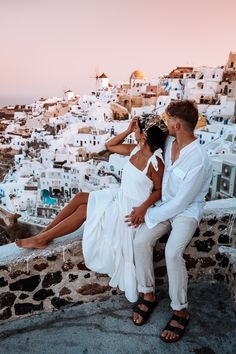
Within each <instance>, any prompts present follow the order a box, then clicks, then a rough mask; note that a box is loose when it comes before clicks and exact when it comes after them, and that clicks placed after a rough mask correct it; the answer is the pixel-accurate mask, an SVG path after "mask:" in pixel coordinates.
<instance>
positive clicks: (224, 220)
mask: <svg viewBox="0 0 236 354" xmlns="http://www.w3.org/2000/svg"><path fill="white" fill-rule="evenodd" d="M235 209H236V206H235ZM234 212H235V211H234V210H232V209H220V210H218V211H217V210H215V209H213V210H210V209H209V208H208V210H206V211H205V216H204V218H203V220H202V221H201V223H200V225H199V228H198V229H197V231H196V233H195V235H194V237H193V239H192V240H191V242H190V244H189V245H188V247H187V249H186V252H185V254H184V258H185V260H186V265H187V268H188V270H189V278H190V279H194V280H198V279H207V280H213V281H225V282H226V283H227V284H229V287H230V289H231V293H232V297H233V303H234V307H235V309H236V297H235V295H236V281H235V278H236V267H235V259H234V258H233V257H232V255H231V254H229V253H227V252H226V251H227V250H229V249H230V247H231V249H232V250H235V246H236V228H235V213H234ZM81 237H82V229H81V230H79V233H73V234H71V235H69V236H66V237H63V238H60V239H57V240H55V242H54V243H52V244H51V245H49V246H48V247H47V249H45V250H36V251H30V250H22V249H18V248H17V247H16V246H15V244H9V245H5V246H2V247H0V290H1V292H0V320H2V321H6V320H9V319H14V318H18V317H20V316H27V315H29V314H33V313H37V312H39V311H54V310H57V309H59V308H61V307H63V306H65V305H69V304H74V303H77V304H78V303H79V304H82V303H83V302H88V301H94V300H102V299H103V300H104V299H107V298H108V297H110V296H113V295H116V294H117V293H118V291H117V289H111V288H110V287H109V285H108V283H109V278H108V277H107V276H105V275H99V274H97V273H94V272H92V271H90V270H88V269H87V268H86V267H85V265H84V261H83V255H82V249H81V239H82V238H81ZM167 238H168V235H165V236H163V237H162V238H161V239H160V240H159V241H158V242H157V245H156V247H155V250H154V265H155V272H156V285H157V287H158V288H163V287H164V288H166V287H167V274H166V266H165V260H164V247H165V243H166V240H167ZM219 246H221V248H222V247H223V248H222V249H223V250H224V252H223V251H221V252H220V251H219ZM235 258H236V257H235Z"/></svg>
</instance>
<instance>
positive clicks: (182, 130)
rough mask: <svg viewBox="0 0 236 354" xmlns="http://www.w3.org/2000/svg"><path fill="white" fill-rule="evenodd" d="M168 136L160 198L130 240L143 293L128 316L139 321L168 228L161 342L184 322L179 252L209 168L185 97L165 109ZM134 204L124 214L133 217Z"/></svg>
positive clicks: (178, 333) (199, 207) (178, 332)
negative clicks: (167, 309)
mask: <svg viewBox="0 0 236 354" xmlns="http://www.w3.org/2000/svg"><path fill="white" fill-rule="evenodd" d="M166 113H167V117H168V120H167V125H168V130H169V137H168V138H167V141H166V145H165V151H164V159H165V170H164V176H163V182H162V202H161V203H158V204H157V205H156V206H154V207H151V208H149V209H148V211H147V213H146V215H145V223H143V224H142V225H141V226H140V228H139V229H138V230H137V233H136V236H135V240H134V254H135V265H136V273H137V281H138V291H139V292H140V293H143V296H142V297H140V298H139V301H138V303H137V304H136V306H135V307H134V313H133V322H134V323H135V324H136V325H143V324H144V323H145V322H146V321H147V319H148V317H149V315H150V314H151V312H152V311H153V309H154V308H155V306H156V305H157V299H156V297H155V292H154V291H155V278H154V270H153V247H154V245H155V243H156V241H157V239H158V238H160V237H161V236H163V235H164V234H165V233H167V232H169V231H170V230H171V232H170V236H169V239H168V241H167V244H166V248H165V257H166V266H167V273H168V280H169V295H170V299H171V307H172V309H173V311H174V314H173V316H172V318H171V320H170V321H169V322H168V324H167V326H166V327H165V328H164V330H163V331H162V332H161V334H160V338H161V339H162V340H163V341H165V342H176V341H177V340H179V339H180V338H181V337H182V336H183V334H184V331H185V329H186V327H187V325H188V322H189V319H190V314H189V312H188V311H187V306H188V302H187V281H188V276H187V270H186V267H185V261H184V259H183V257H182V255H183V252H184V250H185V248H186V246H187V245H188V243H189V242H190V240H191V238H192V236H193V234H194V232H195V230H196V228H197V226H198V223H199V221H200V219H201V217H202V212H203V207H204V200H205V195H206V193H207V192H208V188H209V184H210V181H211V175H212V168H211V164H210V162H209V159H208V156H207V154H206V152H205V150H203V149H202V147H201V145H200V144H199V141H198V139H197V138H196V137H195V136H194V128H195V126H196V124H197V121H198V110H197V108H196V106H195V105H194V103H193V102H192V101H189V100H185V101H173V102H171V103H170V104H169V106H168V107H167V109H166ZM138 217H139V215H137V212H136V208H133V211H132V213H131V214H130V215H128V217H127V222H129V223H130V224H132V225H135V226H138V225H140V222H139V223H137V222H135V221H136V220H137V218H138Z"/></svg>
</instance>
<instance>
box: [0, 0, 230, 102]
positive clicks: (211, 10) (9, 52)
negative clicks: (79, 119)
mask: <svg viewBox="0 0 236 354" xmlns="http://www.w3.org/2000/svg"><path fill="white" fill-rule="evenodd" d="M235 13H236V1H235V0H224V1H222V0H196V1H195V0H178V1H176V0H163V1H160V0H119V1H118V0H0V45H1V51H0V106H2V105H5V104H16V103H30V102H33V101H34V100H36V99H38V98H40V97H48V96H59V97H61V96H62V95H63V91H64V90H65V89H71V90H73V91H75V92H76V93H78V94H83V93H89V92H90V91H91V90H92V89H94V87H95V82H94V80H93V79H91V78H90V77H91V76H94V75H95V69H96V68H98V69H99V72H100V73H102V72H105V73H106V74H107V75H108V76H109V78H110V81H111V83H115V82H116V81H118V80H127V79H128V78H129V75H130V74H131V72H132V71H133V70H135V69H141V70H143V71H144V73H145V74H146V76H147V77H148V78H153V77H158V75H160V74H165V73H167V72H169V71H170V70H171V69H173V68H174V67H176V66H181V65H194V66H199V65H206V66H217V65H224V64H225V63H226V61H227V57H228V54H229V52H230V50H232V51H236V21H235Z"/></svg>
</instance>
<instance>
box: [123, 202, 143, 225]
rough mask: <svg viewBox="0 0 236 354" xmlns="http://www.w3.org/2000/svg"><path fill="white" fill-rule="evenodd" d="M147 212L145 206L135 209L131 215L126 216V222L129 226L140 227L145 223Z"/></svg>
mask: <svg viewBox="0 0 236 354" xmlns="http://www.w3.org/2000/svg"><path fill="white" fill-rule="evenodd" d="M146 212H147V207H146V206H145V205H140V206H139V207H133V208H132V211H131V213H130V214H129V215H126V216H125V222H127V223H129V224H128V226H134V227H138V226H139V225H141V224H143V223H144V217H145V214H146Z"/></svg>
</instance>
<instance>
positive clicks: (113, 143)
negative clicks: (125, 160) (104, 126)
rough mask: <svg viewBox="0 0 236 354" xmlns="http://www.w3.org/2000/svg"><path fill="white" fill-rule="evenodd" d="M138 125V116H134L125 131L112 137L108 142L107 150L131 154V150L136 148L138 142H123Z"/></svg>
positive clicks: (126, 154)
mask: <svg viewBox="0 0 236 354" xmlns="http://www.w3.org/2000/svg"><path fill="white" fill-rule="evenodd" d="M136 127H137V118H133V119H132V121H131V122H130V124H129V126H128V128H127V129H126V130H125V131H123V132H122V133H120V134H118V135H117V136H114V137H113V138H112V139H110V140H108V141H107V142H106V144H105V146H106V148H107V150H109V151H111V152H116V153H117V154H121V155H125V156H129V155H130V153H131V151H132V150H133V149H134V148H135V146H136V144H123V141H124V140H125V138H126V137H127V136H128V135H130V134H131V133H133V131H134V130H135V128H136Z"/></svg>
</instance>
